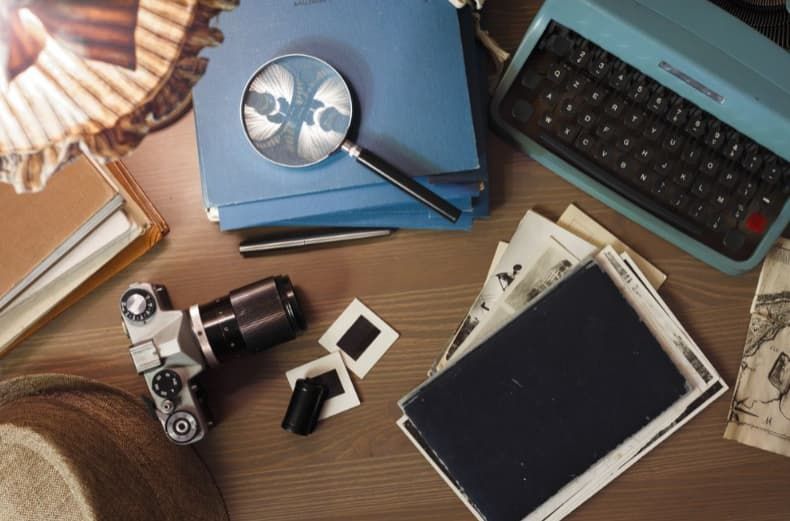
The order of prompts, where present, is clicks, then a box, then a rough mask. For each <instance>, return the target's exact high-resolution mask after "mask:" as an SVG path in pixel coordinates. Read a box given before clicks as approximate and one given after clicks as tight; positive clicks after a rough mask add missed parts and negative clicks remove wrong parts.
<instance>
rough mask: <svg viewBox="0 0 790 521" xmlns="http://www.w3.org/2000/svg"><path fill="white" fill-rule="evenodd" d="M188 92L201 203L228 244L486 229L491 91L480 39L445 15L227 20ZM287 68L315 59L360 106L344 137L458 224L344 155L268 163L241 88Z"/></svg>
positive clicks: (358, 5) (312, 6) (332, 11)
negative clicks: (246, 120)
mask: <svg viewBox="0 0 790 521" xmlns="http://www.w3.org/2000/svg"><path fill="white" fill-rule="evenodd" d="M219 27H220V29H221V30H222V31H223V33H224V34H225V41H224V43H223V44H222V45H221V46H219V47H217V48H214V49H209V50H207V51H206V52H205V56H206V57H207V58H208V59H209V66H208V70H207V71H206V74H205V77H204V78H203V79H202V80H201V81H200V82H199V83H198V85H197V87H196V88H195V90H194V94H193V97H194V106H195V119H196V127H197V138H198V152H199V156H200V170H201V180H202V184H203V199H204V204H205V207H206V209H207V210H208V213H209V216H210V217H211V218H214V219H217V220H218V221H219V223H220V227H221V229H223V230H234V229H240V228H249V227H257V226H300V227H303V226H331V227H337V226H348V227H393V228H430V229H461V230H465V229H469V228H470V227H471V226H472V222H473V220H474V219H475V218H477V217H481V216H486V215H487V214H488V211H489V203H488V171H487V165H486V155H485V154H486V143H485V137H486V121H485V119H486V116H485V113H486V110H485V105H486V101H485V100H486V95H487V94H486V90H485V84H484V81H483V74H482V73H481V72H480V71H479V69H478V65H479V54H478V48H477V46H476V45H475V36H474V26H473V24H472V21H471V15H470V13H469V12H467V11H466V10H463V11H457V10H456V9H455V8H453V7H452V6H451V5H450V4H449V2H446V1H436V0H431V1H426V0H400V1H398V2H392V1H389V0H370V1H365V2H359V0H331V1H327V0H269V1H266V2H242V3H241V5H240V6H239V7H238V8H236V9H235V10H234V11H231V12H229V13H226V14H223V15H221V16H220V19H219ZM287 54H307V55H312V56H315V57H317V58H320V59H322V60H324V61H326V62H328V63H329V64H331V65H332V66H333V67H334V68H336V69H337V70H338V71H339V72H340V74H342V75H343V77H344V78H345V79H346V81H347V82H348V84H349V86H350V88H351V90H352V92H353V95H354V102H355V103H354V125H353V135H352V136H351V137H352V139H354V140H355V141H356V142H357V143H358V144H359V145H360V146H362V147H364V148H367V149H369V150H371V151H373V152H375V153H376V154H377V155H379V156H380V157H382V159H384V160H386V161H387V162H389V163H391V164H393V165H397V166H398V167H399V168H400V169H401V170H402V171H404V172H406V173H408V174H409V175H412V176H414V177H416V178H417V179H418V180H419V181H420V182H421V183H423V184H424V185H426V186H428V187H429V188H430V189H431V190H432V191H434V192H436V193H437V194H439V195H440V196H442V197H443V198H445V199H447V200H449V201H450V202H452V203H453V204H454V205H455V206H457V207H458V208H460V209H461V210H463V214H462V216H461V218H460V219H459V220H458V221H457V222H456V223H451V222H449V221H447V220H446V219H444V218H442V217H441V216H440V215H438V214H436V213H435V212H433V211H432V210H430V209H429V208H427V207H425V206H423V205H422V204H420V203H419V202H417V201H415V200H414V199H412V198H411V197H409V196H408V195H406V194H405V193H403V192H401V191H400V190H399V189H397V188H395V187H394V186H392V185H390V184H389V183H387V182H386V181H384V180H383V179H381V178H380V177H378V176H377V175H375V174H374V173H372V172H370V171H369V170H367V169H366V168H364V167H363V166H361V165H360V164H358V163H357V162H356V161H354V160H353V159H351V158H349V157H348V156H347V155H346V154H344V153H342V152H337V153H335V154H333V155H332V156H330V157H329V158H328V159H326V160H324V161H322V162H320V163H318V164H316V165H313V166H310V167H307V168H288V167H284V166H278V165H275V164H273V163H270V162H268V161H267V160H266V159H264V158H263V157H262V156H261V155H260V154H259V153H258V152H257V151H256V150H255V149H254V148H253V146H252V145H251V144H250V142H249V140H248V139H247V137H246V135H245V130H244V126H243V122H242V117H241V114H242V108H241V107H242V98H243V96H244V91H245V88H246V86H247V84H248V82H249V80H250V79H251V78H252V77H253V76H254V75H255V74H256V72H257V71H258V70H259V68H260V67H261V66H262V65H263V64H265V63H266V62H268V61H270V60H272V59H274V58H276V57H279V56H283V55H287Z"/></svg>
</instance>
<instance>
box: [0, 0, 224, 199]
mask: <svg viewBox="0 0 790 521" xmlns="http://www.w3.org/2000/svg"><path fill="white" fill-rule="evenodd" d="M0 3H1V4H2V5H0V182H5V183H9V184H11V185H13V186H14V188H15V189H16V191H17V192H30V191H38V190H41V189H42V188H43V187H44V186H45V184H46V182H47V179H49V177H50V176H51V175H52V174H53V173H54V172H56V171H57V170H58V168H60V167H61V166H62V165H63V164H64V163H67V162H68V161H70V160H71V159H73V158H74V157H75V156H76V155H78V154H79V153H81V152H82V153H87V154H91V155H92V156H93V157H96V158H98V159H100V160H104V161H110V160H114V159H118V158H119V157H121V156H123V155H125V154H127V153H128V152H130V151H131V150H132V149H134V148H135V147H136V146H137V145H138V144H139V143H140V141H141V140H142V139H143V137H145V135H146V134H147V133H148V132H149V131H151V130H154V129H156V128H157V127H161V126H163V125H165V124H167V122H168V121H170V120H172V118H174V117H175V116H177V115H180V114H181V113H183V110H184V109H185V108H186V107H188V105H189V102H190V91H191V88H192V87H193V86H194V84H195V83H196V82H197V81H198V80H199V79H200V77H201V76H202V75H203V73H204V71H205V69H206V65H207V60H206V59H205V58H202V57H200V56H198V53H199V52H200V51H201V49H203V48H204V47H206V46H212V45H218V44H219V43H221V42H222V33H221V32H220V31H219V30H218V29H216V28H214V27H211V26H210V22H211V20H212V18H213V17H214V16H216V15H217V14H218V13H219V12H220V11H223V10H229V9H232V8H233V7H235V6H236V5H237V4H238V0H105V1H101V2H100V1H87V2H86V1H85V0H57V1H53V0H11V1H8V0H4V1H3V2H0Z"/></svg>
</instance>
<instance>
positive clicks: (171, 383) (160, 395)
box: [120, 276, 305, 445]
mask: <svg viewBox="0 0 790 521" xmlns="http://www.w3.org/2000/svg"><path fill="white" fill-rule="evenodd" d="M120 311H121V316H122V318H123V326H124V330H125V331H126V334H127V336H128V337H129V340H130V341H131V343H132V345H131V347H130V348H129V354H130V355H131V358H132V362H133V363H134V367H135V369H136V371H137V373H138V374H140V375H141V376H143V378H144V379H145V383H146V386H147V387H148V390H149V391H150V394H151V398H152V401H153V405H154V411H155V414H156V417H157V418H158V419H159V421H160V423H161V424H162V428H163V429H164V431H165V434H166V435H167V437H168V438H169V439H170V440H171V441H172V442H173V443H176V444H179V445H187V444H191V443H195V442H198V441H200V440H202V439H203V438H204V437H205V435H206V433H207V432H208V429H209V428H210V427H211V426H212V425H213V421H212V420H211V416H210V414H209V412H208V409H207V408H206V406H205V403H204V400H203V391H202V389H201V387H200V385H199V382H198V377H199V375H200V374H201V373H203V372H204V371H206V370H207V369H209V368H213V367H217V366H219V365H221V364H222V363H223V362H225V361H228V360H229V359H232V358H236V357H239V356H243V355H245V354H250V353H256V352H259V351H262V350H264V349H268V348H270V347H272V346H274V345H277V344H279V343H282V342H285V341H287V340H291V339H292V338H294V337H295V336H296V335H297V334H298V333H299V332H301V331H303V330H304V329H305V323H304V318H303V315H302V312H301V308H300V306H299V303H298V300H297V299H296V295H295V292H294V289H293V286H292V285H291V282H290V279H288V277H286V276H279V277H269V278H267V279H263V280H261V281H258V282H256V283H253V284H250V285H248V286H245V287H243V288H239V289H236V290H233V291H231V292H230V293H229V294H228V295H226V296H225V297H222V298H218V299H216V300H214V301H212V302H209V303H207V304H203V305H193V306H190V307H189V309H188V310H180V309H173V306H172V304H171V302H170V297H169V295H168V293H167V289H166V288H165V287H164V286H161V285H157V284H151V283H148V282H141V283H135V284H132V285H131V286H129V288H128V289H127V290H126V291H125V292H124V294H123V296H122V297H121V300H120Z"/></svg>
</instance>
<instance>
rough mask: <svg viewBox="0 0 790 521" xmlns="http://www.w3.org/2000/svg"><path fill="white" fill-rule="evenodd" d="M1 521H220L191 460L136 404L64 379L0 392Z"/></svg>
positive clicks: (217, 501)
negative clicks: (54, 520)
mask: <svg viewBox="0 0 790 521" xmlns="http://www.w3.org/2000/svg"><path fill="white" fill-rule="evenodd" d="M0 519H2V520H6V519H8V520H12V519H13V520H20V521H38V520H41V521H44V520H46V521H50V520H53V519H57V520H59V521H86V520H90V521H93V520H96V521H104V520H112V521H126V520H129V521H140V520H143V519H145V520H157V521H167V520H174V521H175V520H179V521H180V520H184V519H189V520H190V521H191V520H196V521H202V520H206V521H225V520H227V519H228V516H227V513H226V511H225V506H224V504H223V502H222V498H221V496H220V493H219V490H218V489H217V488H216V486H215V485H214V483H213V481H212V479H211V476H210V474H209V473H208V471H207V469H206V467H205V466H204V465H203V463H202V462H201V461H200V460H199V459H198V457H197V455H196V454H195V452H194V451H193V450H192V449H190V448H186V447H178V446H175V445H173V444H171V443H169V442H168V441H167V440H166V438H165V436H164V434H163V433H162V430H161V427H160V425H159V424H158V423H157V422H156V421H155V420H154V419H152V418H151V417H150V416H149V415H148V412H147V411H146V409H145V407H144V406H143V404H142V403H141V402H140V401H139V400H136V399H135V398H134V397H132V396H130V395H128V394H126V393H125V392H122V391H120V390H118V389H115V388H112V387H109V386H106V385H103V384H99V383H96V382H92V381H90V380H85V379H83V378H78V377H74V376H63V375H41V376H26V377H21V378H15V379H12V380H7V381H5V382H0Z"/></svg>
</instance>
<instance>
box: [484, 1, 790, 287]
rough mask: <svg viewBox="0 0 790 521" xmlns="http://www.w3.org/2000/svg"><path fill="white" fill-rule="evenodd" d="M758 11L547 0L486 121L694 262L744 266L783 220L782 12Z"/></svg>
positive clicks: (788, 157) (788, 172)
mask: <svg viewBox="0 0 790 521" xmlns="http://www.w3.org/2000/svg"><path fill="white" fill-rule="evenodd" d="M759 3H761V4H766V5H763V6H762V7H758V6H755V7H753V8H752V7H751V4H748V3H746V2H744V1H738V0H733V1H732V2H727V1H726V0H580V1H573V2H570V1H567V0H548V1H547V2H546V3H545V4H544V5H543V7H542V8H541V9H540V11H539V12H538V14H537V16H536V17H535V19H534V21H533V22H532V24H531V26H530V28H529V30H528V31H527V33H526V35H525V37H524V39H523V41H522V43H521V45H520V46H519V49H518V51H517V52H516V53H515V55H514V57H513V60H512V62H511V64H510V65H509V67H508V69H507V70H506V72H505V74H504V76H503V79H502V81H501V83H500V85H499V86H498V88H497V91H496V93H495V95H494V98H493V102H492V120H493V123H494V126H495V128H496V129H497V130H498V131H499V132H501V133H502V134H504V135H505V136H506V137H507V138H509V139H510V140H512V141H514V142H515V143H516V144H517V146H519V147H520V148H521V149H523V150H524V151H525V152H526V153H528V154H529V155H530V156H532V157H533V158H534V159H536V160H537V161H539V162H540V163H542V164H543V165H544V166H546V167H548V168H550V169H551V170H553V171H554V172H556V173H557V174H559V175H560V176H562V177H563V178H565V179H566V180H568V181H569V182H571V183H573V184H574V185H576V186H577V187H579V188H580V189H582V190H584V191H586V192H587V193H589V194H591V195H593V196H594V197H596V198H598V199H599V200H601V201H603V202H604V203H606V204H607V205H609V206H611V207H612V208H614V209H615V210H617V211H619V212H620V213H622V214H624V215H625V216H627V217H629V218H630V219H632V220H634V221H636V222H637V223H639V224H641V225H642V226H644V227H645V228H647V229H649V230H651V231H652V232H654V233H656V234H657V235H659V236H661V237H662V238H664V239H666V240H668V241H670V242H672V243H674V244H676V245H677V246H679V247H680V248H682V249H684V250H685V251H687V252H688V253H690V254H692V255H694V256H695V257H697V258H699V259H700V260H702V261H704V262H707V263H709V264H710V265H712V266H714V267H716V268H718V269H719V270H721V271H724V272H726V273H729V274H733V275H734V274H739V273H743V272H745V271H747V270H750V269H751V268H753V267H754V266H755V265H757V264H758V263H759V262H760V261H761V260H762V258H763V257H764V256H765V254H766V253H767V251H768V250H769V248H770V247H771V245H772V244H773V243H774V242H775V240H776V239H777V237H778V236H779V235H781V233H782V232H783V231H784V230H785V228H787V226H788V222H790V202H789V201H788V194H790V51H788V48H790V13H788V11H787V10H786V9H785V5H784V3H783V2H773V4H772V3H771V0H761V2H759ZM780 4H781V5H780ZM722 6H724V7H722ZM727 7H729V8H730V9H729V10H727V9H726V8H727ZM739 9H740V11H739ZM749 9H753V10H755V12H756V13H757V15H759V16H757V19H759V20H763V21H765V20H767V21H768V23H767V25H766V24H765V23H764V24H763V25H766V26H765V27H757V28H755V27H752V26H750V25H748V24H747V23H746V22H744V21H742V20H741V19H739V18H738V16H743V17H744V19H750V20H752V23H753V24H754V23H755V22H754V19H755V17H751V18H750V16H747V15H750V11H749ZM757 11H759V12H757ZM733 13H734V14H733ZM744 13H745V14H744ZM772 21H773V22H772ZM771 23H773V25H771ZM758 29H759V30H758ZM761 31H762V32H761Z"/></svg>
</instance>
